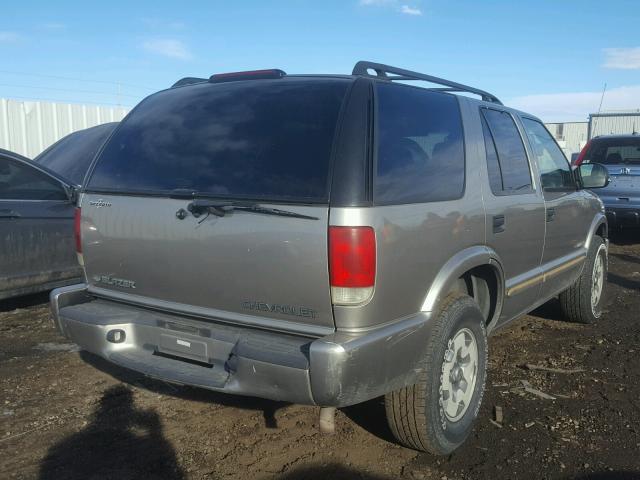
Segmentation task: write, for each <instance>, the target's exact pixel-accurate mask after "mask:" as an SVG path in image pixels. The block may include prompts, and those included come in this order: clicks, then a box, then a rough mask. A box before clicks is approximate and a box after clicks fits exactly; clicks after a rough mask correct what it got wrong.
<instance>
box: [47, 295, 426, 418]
mask: <svg viewBox="0 0 640 480" xmlns="http://www.w3.org/2000/svg"><path fill="white" fill-rule="evenodd" d="M51 311H52V316H53V319H54V322H55V323H56V325H57V327H58V328H59V330H60V331H61V332H62V333H63V334H64V335H65V336H66V337H67V338H69V339H70V340H72V341H73V342H75V343H76V344H78V345H79V346H80V347H82V348H83V349H85V350H87V351H89V352H92V353H94V354H96V355H99V356H101V357H103V358H105V359H106V360H108V361H111V362H113V363H115V364H118V365H120V366H122V367H125V368H129V369H132V370H135V371H138V372H140V373H143V374H145V375H148V376H150V377H154V378H159V379H162V380H166V381H170V382H175V383H179V384H185V385H192V386H197V387H203V388H207V389H211V390H216V391H221V392H227V393H233V394H238V395H248V396H256V397H261V398H268V399H271V400H279V401H287V402H293V403H301V404H311V405H322V406H338V407H341V406H347V405H352V404H355V403H360V402H363V401H366V400H369V399H371V398H375V397H377V396H379V395H383V394H384V393H387V392H389V391H391V390H395V389H397V388H401V387H403V386H405V385H410V384H412V383H414V382H415V381H416V379H417V377H418V375H419V374H420V372H421V371H422V358H424V349H425V347H426V344H427V341H426V339H427V338H428V335H429V328H430V322H429V314H428V313H427V312H422V313H419V314H417V315H415V316H412V317H409V318H406V319H403V320H400V321H397V322H394V323H392V324H390V325H387V326H383V327H378V328H376V329H373V330H368V331H366V332H360V333H353V332H351V333H342V332H336V333H334V334H332V335H329V336H326V337H323V338H318V339H312V338H308V337H302V336H296V335H289V334H285V333H277V332H267V331H261V330H257V329H252V328H246V327H240V326H237V325H227V324H223V323H213V322H210V321H204V320H200V319H193V318H187V317H178V316H175V315H168V314H165V313H161V312H156V311H152V310H148V309H143V308H139V307H133V306H129V305H125V304H122V303H116V302H113V301H109V300H103V299H97V298H95V297H92V296H90V295H89V294H88V293H87V291H86V287H85V285H83V284H81V285H74V286H70V287H63V288H60V289H57V290H54V291H53V292H52V293H51Z"/></svg>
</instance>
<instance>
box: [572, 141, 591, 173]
mask: <svg viewBox="0 0 640 480" xmlns="http://www.w3.org/2000/svg"><path fill="white" fill-rule="evenodd" d="M590 147H591V140H589V141H588V142H587V144H586V145H585V146H584V148H583V149H582V150H580V155H578V158H576V161H575V162H574V163H573V164H574V165H575V166H576V167H579V166H580V165H582V162H584V157H585V156H586V155H587V152H588V151H589V148H590Z"/></svg>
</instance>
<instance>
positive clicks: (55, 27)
mask: <svg viewBox="0 0 640 480" xmlns="http://www.w3.org/2000/svg"><path fill="white" fill-rule="evenodd" d="M42 28H44V29H45V30H49V31H53V32H56V31H62V30H66V29H67V26H66V25H65V24H64V23H59V22H48V23H43V24H42Z"/></svg>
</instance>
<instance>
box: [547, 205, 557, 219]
mask: <svg viewBox="0 0 640 480" xmlns="http://www.w3.org/2000/svg"><path fill="white" fill-rule="evenodd" d="M555 218H556V209H555V208H547V222H553V220H554V219H555Z"/></svg>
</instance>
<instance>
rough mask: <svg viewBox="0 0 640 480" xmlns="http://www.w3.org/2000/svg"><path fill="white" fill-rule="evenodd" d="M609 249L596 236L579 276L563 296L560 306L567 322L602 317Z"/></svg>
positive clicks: (590, 321)
mask: <svg viewBox="0 0 640 480" xmlns="http://www.w3.org/2000/svg"><path fill="white" fill-rule="evenodd" d="M607 268H608V262H607V247H606V244H605V242H604V240H603V239H602V238H601V237H599V236H594V237H593V240H592V241H591V246H590V248H589V253H588V254H587V259H586V261H585V265H584V268H583V270H582V273H581V274H580V277H578V279H577V280H576V282H575V283H574V284H573V285H571V286H570V287H569V288H568V289H566V290H565V291H564V292H562V293H561V294H560V297H559V298H560V306H561V307H562V311H563V313H564V316H565V318H566V319H567V320H569V321H571V322H576V323H593V322H595V321H596V320H597V319H598V318H600V317H601V316H602V305H603V304H604V296H605V291H606V284H607Z"/></svg>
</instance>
